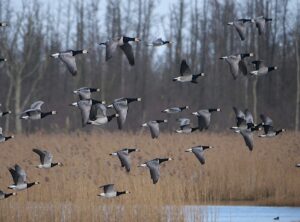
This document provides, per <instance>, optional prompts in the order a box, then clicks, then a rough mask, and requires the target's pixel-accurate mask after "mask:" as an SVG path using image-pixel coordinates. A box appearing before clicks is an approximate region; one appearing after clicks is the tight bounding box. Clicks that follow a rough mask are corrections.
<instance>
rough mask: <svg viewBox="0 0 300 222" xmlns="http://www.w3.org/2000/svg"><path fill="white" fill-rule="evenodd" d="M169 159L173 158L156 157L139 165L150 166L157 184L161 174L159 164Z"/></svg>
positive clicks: (154, 182)
mask: <svg viewBox="0 0 300 222" xmlns="http://www.w3.org/2000/svg"><path fill="white" fill-rule="evenodd" d="M169 160H172V158H156V159H153V160H150V161H147V162H145V163H143V164H141V165H139V167H148V168H149V170H150V176H151V179H152V181H153V184H156V183H157V182H158V179H159V176H160V173H159V164H161V163H163V162H165V161H169Z"/></svg>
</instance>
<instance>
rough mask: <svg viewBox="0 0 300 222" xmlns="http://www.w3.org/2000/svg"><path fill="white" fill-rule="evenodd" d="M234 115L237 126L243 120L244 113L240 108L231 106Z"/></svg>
mask: <svg viewBox="0 0 300 222" xmlns="http://www.w3.org/2000/svg"><path fill="white" fill-rule="evenodd" d="M232 108H233V110H234V113H235V117H236V125H237V126H238V127H239V126H240V125H242V123H243V122H244V121H245V114H244V113H243V111H242V110H240V109H237V108H236V107H232Z"/></svg>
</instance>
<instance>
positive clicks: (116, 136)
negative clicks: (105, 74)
mask: <svg viewBox="0 0 300 222" xmlns="http://www.w3.org/2000/svg"><path fill="white" fill-rule="evenodd" d="M199 144H202V145H212V146H214V148H213V149H209V150H207V151H206V152H205V158H206V164H205V165H203V166H202V165H200V163H199V162H198V161H197V159H196V158H195V156H194V155H193V154H191V153H185V152H184V150H185V149H187V148H189V147H191V146H195V145H199ZM299 146H300V137H299V134H295V133H285V134H282V135H279V136H278V137H276V138H272V139H262V138H256V137H255V145H254V151H253V152H250V151H248V149H247V148H246V147H245V144H244V141H243V139H242V137H241V136H240V135H237V134H236V135H235V134H221V133H195V134H191V135H177V134H176V135H175V134H161V135H160V138H159V139H158V140H153V139H151V138H150V136H149V134H148V133H147V134H146V133H145V134H144V133H137V134H133V133H122V132H114V133H109V132H104V131H101V130H99V131H97V132H93V133H92V134H86V133H81V132H78V133H72V134H47V135H46V134H43V133H41V134H34V135H30V136H25V135H17V136H16V138H15V139H13V140H10V141H8V142H6V143H2V144H1V157H0V161H1V168H0V189H2V190H7V189H6V187H7V186H8V185H9V184H11V183H12V179H11V177H10V174H9V172H8V170H7V167H9V166H12V165H13V164H15V163H18V164H20V165H21V166H22V167H23V168H24V169H25V170H26V172H27V175H28V180H29V181H36V180H38V181H40V182H41V184H40V185H37V186H34V187H32V188H30V189H29V190H28V191H22V192H19V193H18V195H17V196H15V197H12V198H9V199H7V200H4V201H0V221H8V220H13V221H40V220H45V221H146V220H147V221H149V218H151V221H165V220H166V217H171V218H172V221H183V220H184V219H183V215H182V211H181V210H180V206H181V205H198V204H224V203H245V202H247V204H249V203H250V204H261V205H292V206H296V205H297V206H299V205H300V189H299V187H300V176H299V175H300V169H298V168H296V167H295V163H296V162H300V149H299ZM37 147H41V148H44V149H47V150H49V151H51V152H52V153H53V155H54V161H60V162H63V164H64V166H63V167H55V168H53V169H50V170H41V169H37V168H35V167H34V166H36V165H37V164H38V163H39V158H38V156H37V155H36V154H34V153H33V152H32V149H33V148H37ZM124 147H138V148H140V149H141V152H135V153H132V154H131V160H132V171H131V172H130V173H129V174H128V173H126V172H125V169H121V167H120V162H119V160H118V158H116V157H112V156H109V155H108V154H109V153H111V152H113V151H116V150H119V149H121V148H124ZM155 157H173V158H174V161H170V162H167V163H164V164H162V166H161V178H160V180H159V182H158V184H156V185H153V184H152V181H151V179H150V174H149V171H148V170H146V169H142V168H138V167H136V166H137V165H138V164H140V163H143V162H144V161H146V160H150V159H152V158H155ZM107 183H114V184H115V186H116V189H117V190H129V191H130V192H131V193H130V194H128V195H123V196H120V197H118V198H114V199H101V198H99V197H98V196H97V194H98V193H100V189H98V187H99V186H100V185H103V184H107ZM163 206H174V208H175V210H174V211H172V214H169V213H167V211H166V210H165V208H163ZM176 209H177V210H176ZM24 218H25V219H24ZM64 219H65V220H64Z"/></svg>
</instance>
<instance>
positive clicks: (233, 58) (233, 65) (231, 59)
mask: <svg viewBox="0 0 300 222" xmlns="http://www.w3.org/2000/svg"><path fill="white" fill-rule="evenodd" d="M253 55H254V54H253V53H242V54H236V55H230V56H223V57H221V58H220V59H223V60H225V61H226V62H227V63H228V65H229V69H230V72H231V75H232V77H233V79H234V80H236V79H237V77H238V76H239V74H240V73H243V74H244V75H247V73H248V69H247V65H246V63H245V60H244V59H245V58H247V57H251V56H253Z"/></svg>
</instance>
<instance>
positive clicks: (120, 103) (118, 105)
mask: <svg viewBox="0 0 300 222" xmlns="http://www.w3.org/2000/svg"><path fill="white" fill-rule="evenodd" d="M135 101H137V102H140V101H142V98H124V97H123V98H119V99H115V100H114V101H113V103H112V104H111V105H109V106H107V107H108V108H112V107H113V108H114V109H115V110H116V113H117V114H118V115H119V116H118V119H117V122H118V128H119V130H121V129H123V127H124V124H125V121H126V118H127V113H128V109H129V103H132V102H135Z"/></svg>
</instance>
